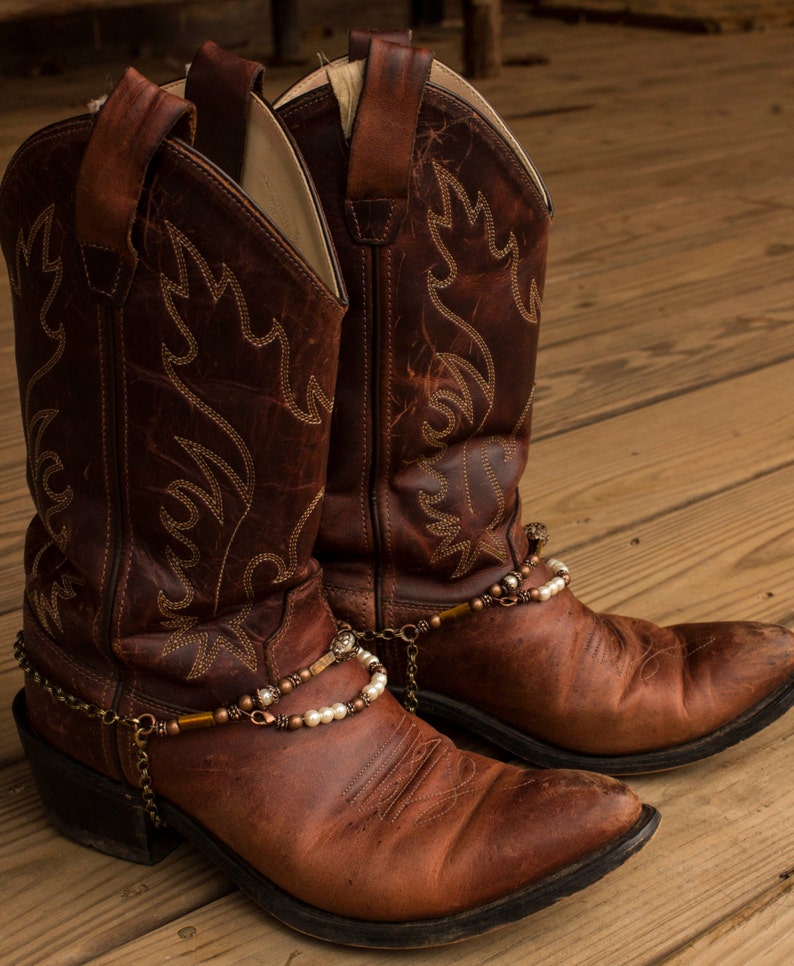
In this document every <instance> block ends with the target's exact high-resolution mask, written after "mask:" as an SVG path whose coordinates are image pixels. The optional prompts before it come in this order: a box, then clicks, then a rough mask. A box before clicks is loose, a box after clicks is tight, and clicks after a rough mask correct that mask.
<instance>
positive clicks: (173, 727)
mask: <svg viewBox="0 0 794 966" xmlns="http://www.w3.org/2000/svg"><path fill="white" fill-rule="evenodd" d="M180 731H181V729H180V727H179V722H178V721H177V720H176V718H171V720H170V721H167V722H166V725H165V732H166V734H168V735H178V734H179V732H180Z"/></svg>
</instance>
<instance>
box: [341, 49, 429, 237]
mask: <svg viewBox="0 0 794 966" xmlns="http://www.w3.org/2000/svg"><path fill="white" fill-rule="evenodd" d="M432 62H433V54H432V52H431V51H429V50H424V49H423V48H421V47H407V46H403V45H401V44H392V43H389V42H388V41H385V40H382V39H380V38H379V37H377V36H375V37H373V38H372V40H371V41H370V46H369V56H368V57H367V63H366V72H365V74H364V84H363V87H362V90H361V98H360V100H359V103H358V110H357V112H356V118H355V121H354V122H353V132H352V137H351V142H350V160H349V163H348V170H347V191H346V195H345V218H346V220H347V227H348V229H349V231H350V233H351V234H352V236H353V238H355V240H356V241H358V242H361V243H363V244H367V245H388V244H390V243H391V242H392V241H393V240H394V238H395V237H396V235H397V232H398V231H399V229H400V225H401V224H402V221H403V219H404V218H405V214H406V211H407V209H408V187H409V184H410V180H411V167H412V164H413V150H414V138H415V135H416V122H417V118H418V115H419V106H420V104H421V102H422V95H423V93H424V89H425V83H426V81H427V77H428V74H429V72H430V65H431V63H432Z"/></svg>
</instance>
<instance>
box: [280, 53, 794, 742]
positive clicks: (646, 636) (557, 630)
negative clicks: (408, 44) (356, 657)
mask: <svg viewBox="0 0 794 966" xmlns="http://www.w3.org/2000/svg"><path fill="white" fill-rule="evenodd" d="M375 44H376V41H373V47H374V46H375ZM393 49H394V47H393V45H387V44H386V45H381V46H380V47H379V51H380V55H381V56H382V57H384V58H385V59H387V60H388V57H389V55H391V52H392V51H393ZM377 66H378V64H377V61H375V60H372V62H371V63H370V64H369V65H368V73H369V75H372V74H373V73H374V71H375V70H376V69H377ZM431 77H432V75H431ZM281 114H282V117H283V118H284V120H285V122H286V123H287V125H288V126H289V127H290V129H291V131H292V133H293V135H294V136H295V138H296V140H297V142H298V144H299V145H300V148H301V150H302V152H303V154H304V156H305V158H306V160H307V163H308V165H309V168H310V170H311V171H312V172H313V174H314V176H315V178H316V182H317V186H318V190H319V193H320V197H321V199H322V201H323V205H324V207H325V210H326V212H327V213H328V218H329V224H330V227H331V231H332V234H333V238H334V243H335V246H336V249H337V251H338V253H339V257H340V260H341V264H342V267H343V272H344V275H345V278H346V279H347V281H348V291H349V296H350V309H349V311H348V313H347V316H346V318H345V321H344V324H343V330H342V346H341V352H340V369H339V380H338V384H337V396H336V405H335V412H334V419H333V424H332V445H331V459H330V465H329V471H328V485H327V490H326V499H325V503H324V510H323V517H322V523H321V527H320V533H319V536H318V543H317V555H318V557H319V559H320V561H321V562H322V564H323V567H324V572H325V578H326V588H327V593H328V596H329V600H330V602H331V604H332V607H333V609H334V611H335V613H337V614H338V615H339V616H341V617H343V618H345V619H346V620H348V621H350V622H351V623H352V624H353V625H354V626H356V627H367V628H383V627H400V626H401V625H402V624H404V623H406V622H407V623H416V622H417V621H418V620H420V619H422V618H424V619H427V618H429V617H430V616H432V615H433V614H436V613H438V612H439V611H442V610H445V609H446V608H448V607H450V606H452V605H454V604H457V603H460V602H465V601H467V600H470V599H471V598H472V597H474V596H476V595H479V594H482V593H484V592H487V590H488V588H489V587H490V586H491V584H492V583H494V582H495V581H498V580H499V579H500V578H501V577H502V576H504V575H505V573H507V572H508V571H510V570H512V569H514V568H515V567H516V566H517V565H519V564H520V563H521V561H522V560H523V559H524V558H525V557H526V555H527V540H526V537H525V535H524V533H523V530H522V528H521V525H520V524H521V508H520V505H519V498H518V491H517V485H518V482H519V480H520V478H521V476H522V474H523V472H524V470H525V467H526V465H527V459H528V450H529V440H530V428H531V416H532V404H533V386H534V380H535V360H536V352H537V342H538V329H539V323H540V310H541V301H542V296H543V288H544V274H545V266H546V246H547V235H548V228H549V217H548V210H547V208H546V206H545V204H544V200H543V199H542V198H541V197H540V196H539V194H538V193H537V191H536V190H535V187H534V185H533V184H532V182H531V180H530V178H529V177H528V176H527V174H526V171H525V170H524V169H523V168H522V165H521V163H520V162H519V159H518V158H517V157H516V156H515V153H514V152H513V151H512V149H511V148H510V146H509V145H508V144H507V143H506V142H505V141H504V140H503V139H502V138H501V137H500V136H499V134H498V132H497V131H496V130H495V128H494V127H492V126H491V125H490V124H489V123H488V122H487V120H486V119H485V117H484V116H483V114H482V112H481V111H478V110H476V109H475V108H474V107H473V106H471V105H470V104H469V103H467V102H466V101H465V100H463V99H461V98H459V97H457V96H455V95H453V94H451V93H448V92H447V91H445V90H443V89H442V88H440V87H439V86H436V85H435V84H434V83H432V82H430V83H428V84H427V86H426V88H425V91H424V94H423V97H422V101H421V108H420V110H419V113H418V116H417V120H416V128H415V132H413V134H414V157H413V163H412V173H411V180H410V190H409V195H408V198H407V212H406V216H405V218H404V220H403V221H402V223H401V227H400V231H399V233H398V234H397V235H396V236H395V237H394V238H393V239H392V241H391V242H390V243H389V244H388V245H384V246H382V247H380V248H379V249H378V250H377V251H372V252H370V251H367V249H366V246H365V245H363V244H361V239H360V238H359V237H358V236H357V233H356V232H355V231H353V230H351V227H350V224H349V220H347V221H346V219H345V217H344V211H343V199H344V198H345V197H346V195H345V190H346V189H345V186H346V182H347V181H348V179H349V170H350V166H351V165H352V163H353V157H352V154H351V153H349V150H348V147H347V145H346V144H345V142H344V140H343V139H342V138H340V137H339V134H338V132H337V130H336V127H338V120H337V117H336V111H335V105H334V98H333V94H332V92H331V90H330V88H328V87H318V88H316V89H314V90H311V91H309V92H307V93H304V94H303V95H302V96H299V97H296V98H294V99H290V97H289V93H288V94H287V95H286V96H285V98H284V99H283V106H282V107H281ZM403 120H404V122H405V123H409V122H408V120H407V118H405V119H403ZM394 123H395V121H394V115H393V113H392V112H391V111H390V110H389V109H388V107H387V106H383V107H382V109H381V115H380V131H381V133H382V134H385V133H386V132H388V134H389V136H390V137H391V136H394V134H393V128H394ZM370 124H371V125H372V127H373V128H377V127H378V125H377V123H376V120H375V119H374V117H373V118H370ZM411 133H412V132H410V131H408V132H406V131H403V132H402V134H401V137H402V139H403V140H406V141H407V140H408V137H409V136H410V134H411ZM357 147H358V149H359V155H358V157H357V159H356V163H357V164H360V165H362V166H364V164H363V162H362V158H363V157H364V155H365V152H366V147H367V144H366V142H364V141H359V143H358V145H357ZM378 157H379V147H378V141H377V140H374V142H373V151H372V155H371V158H370V165H369V170H370V172H371V173H370V177H371V178H373V179H376V178H377V173H378V161H377V158H378ZM536 512H537V514H538V515H539V516H541V517H542V513H540V512H539V511H533V516H534V514H535V513H536ZM548 577H549V574H548V572H547V571H546V569H545V568H543V567H539V568H537V569H536V571H535V573H534V574H533V576H532V577H531V578H530V580H529V581H528V582H527V584H526V586H527V587H531V586H535V585H539V584H541V583H543V582H544V581H545V580H546V579H548ZM793 642H794V635H792V634H791V633H790V632H788V631H786V630H785V629H783V628H778V627H766V626H763V625H758V624H755V623H731V624H727V623H714V624H702V625H692V624H690V625H681V626H678V627H674V628H669V629H668V628H656V627H654V626H653V625H650V624H648V623H646V622H643V621H638V620H632V619H629V618H624V617H613V616H610V615H602V616H599V615H595V614H593V613H592V612H591V611H590V610H589V609H588V608H586V607H585V606H584V605H582V604H581V603H579V602H578V601H577V600H576V598H575V597H574V596H573V594H572V593H571V592H570V591H568V590H566V591H565V592H563V593H562V594H560V595H559V596H558V597H555V598H553V599H552V600H551V601H550V602H548V603H545V604H542V605H527V606H520V607H514V608H512V609H502V608H496V609H494V610H490V611H488V612H486V613H481V614H478V615H471V616H469V617H467V618H466V619H464V620H460V621H457V622H455V623H454V624H446V625H444V626H443V627H442V628H441V629H440V630H435V631H432V632H431V633H428V634H425V635H423V636H422V638H421V639H420V642H419V645H420V654H419V678H418V680H419V686H420V688H423V689H426V690H429V691H435V692H438V693H440V694H443V695H446V696H449V697H452V698H454V699H456V700H457V701H459V702H461V705H462V706H468V707H469V708H472V709H477V710H482V711H487V712H488V713H489V714H492V715H494V716H495V717H497V718H498V719H500V720H501V721H502V722H506V723H507V724H509V725H510V726H512V727H513V728H515V729H516V731H517V733H519V734H526V735H528V736H530V737H536V738H541V739H543V740H545V741H547V742H549V743H551V744H553V745H556V746H560V747H563V748H566V749H571V750H575V751H578V752H586V753H591V754H600V755H620V754H627V753H632V752H640V751H646V750H650V749H659V748H666V747H669V746H675V745H678V744H680V743H683V742H687V741H690V740H692V739H693V738H695V737H699V736H701V735H704V734H707V733H709V732H712V731H714V730H715V729H718V728H721V727H723V726H725V725H726V724H728V723H729V722H732V721H733V720H734V719H736V718H737V717H738V716H740V715H742V714H743V713H744V712H746V711H747V710H748V709H750V708H752V707H753V706H754V705H755V704H757V703H758V702H760V701H761V700H763V699H764V698H765V697H766V696H767V695H770V694H772V693H773V692H774V691H775V690H776V689H777V688H780V687H781V686H783V685H785V683H786V682H789V683H790V684H794V643H793ZM386 648H387V649H386V651H385V659H386V662H387V664H388V665H389V668H390V671H391V672H393V680H399V681H402V679H403V674H404V668H405V660H406V658H405V651H404V645H402V644H401V643H400V642H399V641H396V642H392V643H390V644H388V645H387V646H386Z"/></svg>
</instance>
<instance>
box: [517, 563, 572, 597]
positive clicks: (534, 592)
mask: <svg viewBox="0 0 794 966" xmlns="http://www.w3.org/2000/svg"><path fill="white" fill-rule="evenodd" d="M546 566H547V567H548V568H549V570H550V571H551V572H552V573H553V574H554V576H553V577H552V578H551V580H547V581H546V583H545V584H541V585H540V586H539V587H533V588H532V589H531V590H529V591H526V592H525V593H526V594H527V595H528V597H529V599H530V600H531V601H535V602H539V601H546V600H549V599H550V598H552V597H555V596H556V595H557V594H559V593H560V591H562V590H565V588H566V587H567V586H568V584H569V583H570V582H571V574H570V571H569V570H568V568H567V567H566V566H565V564H564V563H563V562H562V561H561V560H557V559H555V558H554V557H549V559H548V560H547V561H546ZM520 596H521V597H523V594H521V595H520Z"/></svg>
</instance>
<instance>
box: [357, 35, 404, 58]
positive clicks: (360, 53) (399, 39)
mask: <svg viewBox="0 0 794 966" xmlns="http://www.w3.org/2000/svg"><path fill="white" fill-rule="evenodd" d="M411 36H412V34H411V31H410V30H356V29H353V30H351V31H350V33H349V34H348V54H347V59H348V60H349V61H353V60H364V58H365V57H366V56H367V54H368V53H369V45H370V42H371V40H372V38H373V37H379V38H380V39H381V40H388V42H389V43H390V44H402V45H403V47H410V46H411Z"/></svg>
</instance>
